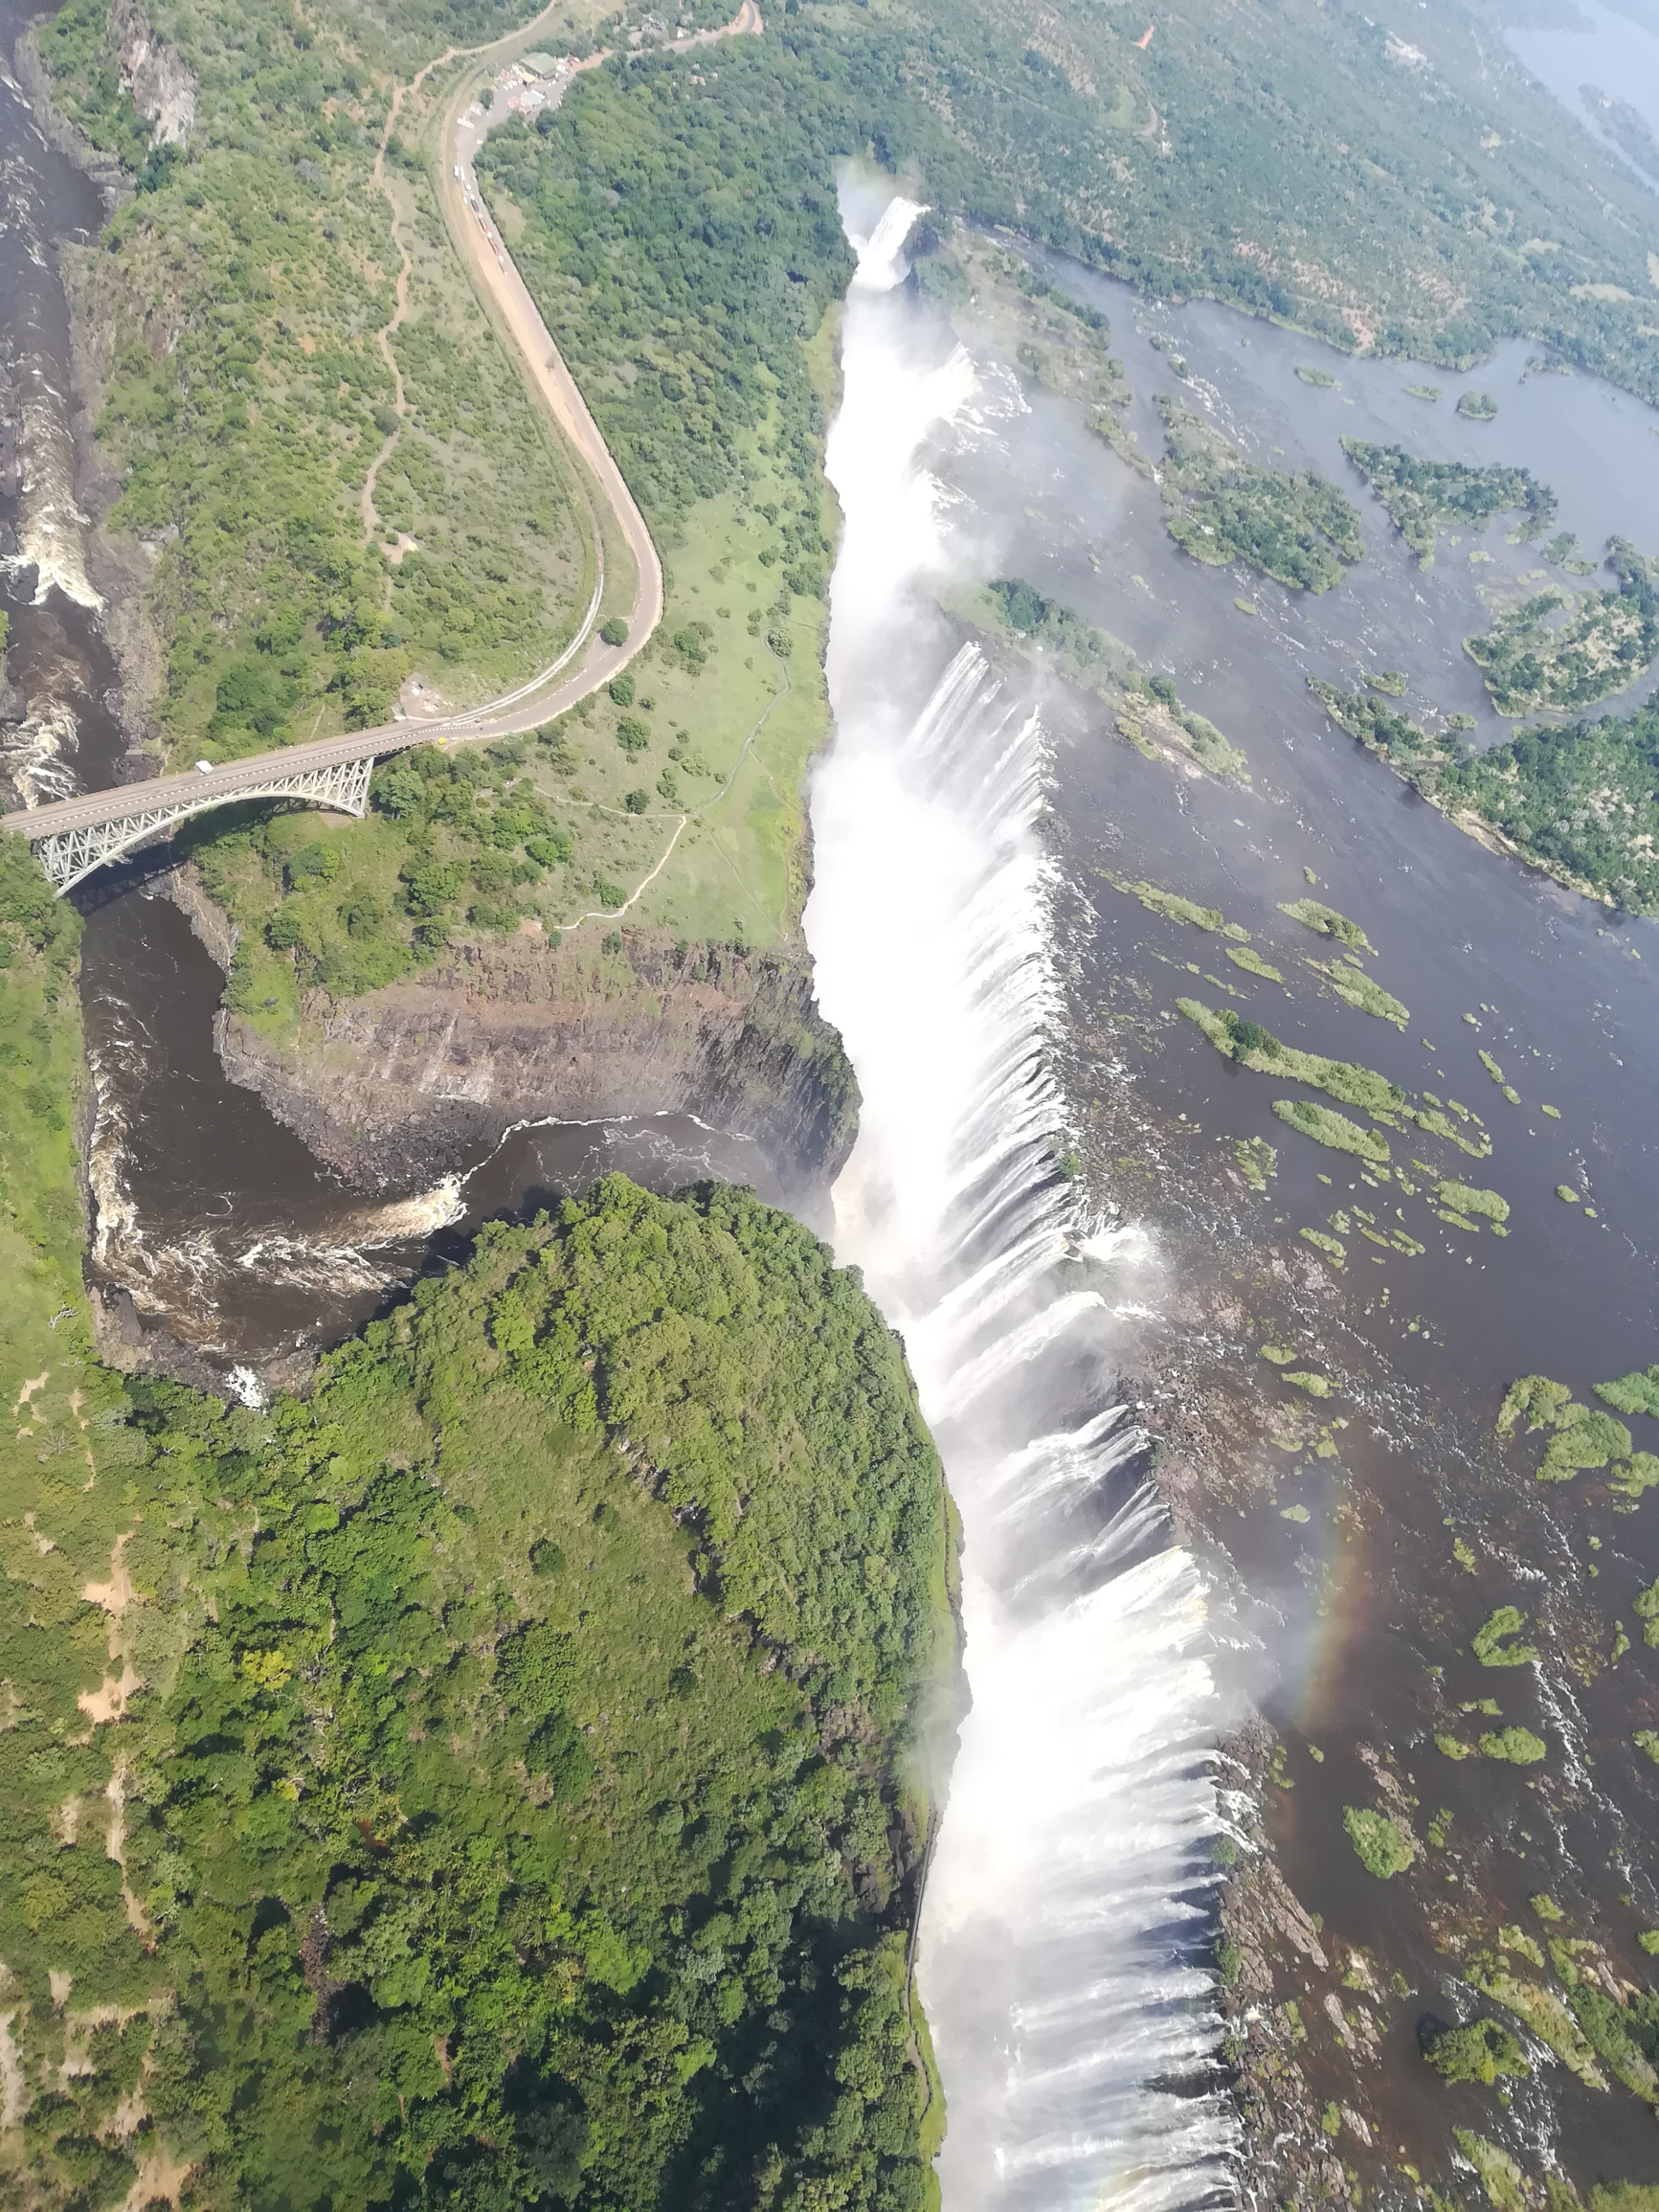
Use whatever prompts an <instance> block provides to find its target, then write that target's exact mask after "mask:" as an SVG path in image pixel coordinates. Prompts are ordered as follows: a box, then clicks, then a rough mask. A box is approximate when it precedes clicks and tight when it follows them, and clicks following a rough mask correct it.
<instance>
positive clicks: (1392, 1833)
mask: <svg viewBox="0 0 1659 2212" xmlns="http://www.w3.org/2000/svg"><path fill="white" fill-rule="evenodd" d="M1342 1825H1343V1827H1344V1828H1346V1829H1347V1831H1348V1840H1349V1842H1350V1843H1352V1844H1353V1846H1354V1849H1355V1853H1356V1856H1357V1858H1358V1861H1359V1863H1360V1865H1361V1866H1363V1867H1364V1869H1365V1871H1366V1873H1367V1874H1375V1875H1376V1877H1377V1879H1378V1880H1379V1882H1389V1881H1392V1880H1393V1878H1394V1876H1395V1875H1396V1874H1403V1873H1404V1872H1405V1869H1406V1868H1407V1867H1408V1866H1409V1865H1410V1864H1411V1862H1412V1861H1413V1860H1414V1859H1415V1858H1416V1857H1417V1845H1416V1843H1415V1842H1414V1841H1413V1840H1412V1839H1411V1837H1410V1836H1408V1835H1407V1833H1406V1832H1405V1830H1404V1829H1403V1828H1402V1827H1401V1825H1400V1822H1399V1821H1398V1820H1394V1819H1391V1818H1390V1817H1389V1816H1388V1815H1387V1814H1386V1813H1376V1812H1373V1811H1372V1809H1371V1808H1370V1806H1368V1805H1344V1806H1343V1808H1342Z"/></svg>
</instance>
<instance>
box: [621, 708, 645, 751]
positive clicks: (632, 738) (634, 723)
mask: <svg viewBox="0 0 1659 2212" xmlns="http://www.w3.org/2000/svg"><path fill="white" fill-rule="evenodd" d="M650 742H651V733H650V731H649V730H648V729H647V728H646V726H645V724H644V723H643V722H641V721H640V719H639V715H638V714H624V715H623V717H622V719H621V720H620V721H619V722H618V723H617V744H618V745H620V747H621V748H622V750H623V752H624V753H643V752H644V750H645V748H646V746H647V745H649V744H650Z"/></svg>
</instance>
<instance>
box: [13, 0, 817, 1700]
mask: <svg viewBox="0 0 1659 2212" xmlns="http://www.w3.org/2000/svg"><path fill="white" fill-rule="evenodd" d="M561 4H562V0H549V6H548V7H547V8H545V9H544V10H543V11H542V12H541V13H540V14H539V15H537V16H535V17H534V18H532V20H531V21H530V22H528V23H527V24H524V25H522V26H521V28H520V29H519V30H517V31H515V32H512V33H510V34H508V35H507V36H506V37H504V38H498V39H495V40H493V41H492V42H491V43H490V44H489V45H487V46H472V47H467V46H451V47H448V48H446V49H445V50H444V52H443V53H442V54H437V55H434V56H433V57H432V59H431V60H430V61H428V62H427V63H426V64H425V65H424V66H423V67H422V68H421V69H419V70H418V71H417V72H416V73H415V76H414V77H412V78H411V79H410V80H409V82H408V83H407V84H404V85H397V86H394V87H393V88H392V105H391V109H390V111H389V113H388V115H387V119H386V126H385V128H384V130H383V131H382V132H381V138H380V145H379V147H378V149H377V150H376V154H375V160H374V168H373V171H372V175H373V181H374V182H375V184H376V185H377V186H378V188H379V190H380V191H381V192H383V193H384V194H385V196H386V199H387V201H388V203H389V205H390V206H391V208H392V237H393V238H394V240H395V242H396V245H397V250H398V255H399V259H400V267H399V271H398V277H397V288H396V303H395V305H394V307H393V310H392V317H391V319H390V321H389V322H388V323H387V324H386V326H385V327H384V328H383V329H382V330H381V331H380V332H379V333H378V336H379V343H380V348H381V351H382V353H383V354H384V356H385V358H386V361H387V363H388V365H389V367H390V368H391V370H392V379H393V388H394V391H395V394H396V409H397V415H398V424H397V428H396V429H394V430H393V431H392V432H391V434H390V435H389V436H388V438H387V440H386V441H385V443H384V444H383V445H382V447H381V449H380V451H379V453H378V454H377V455H376V456H375V459H374V462H373V463H372V464H371V466H370V471H369V474H368V477H367V479H366V480H365V483H364V486H363V493H362V498H361V502H360V511H361V514H362V519H363V530H364V539H363V542H364V544H365V545H368V544H369V543H370V542H371V540H372V538H373V536H374V532H375V530H376V528H377V527H378V519H379V518H378V513H377V510H376V508H375V505H374V486H375V483H376V481H377V479H378V477H379V475H380V471H381V470H382V468H383V467H384V466H385V464H386V462H387V460H388V459H389V457H390V456H391V454H392V450H393V448H394V447H395V445H396V442H397V440H398V438H399V437H400V436H401V434H402V429H403V423H404V420H405V419H406V418H407V415H408V402H407V399H406V396H405V394H404V389H403V378H402V375H401V373H400V372H399V370H398V367H397V360H396V352H395V349H394V348H393V346H392V337H393V335H394V333H395V332H396V330H397V328H398V327H399V325H400V324H401V323H402V322H403V320H404V317H405V315H406V313H407V310H408V304H409V281H410V277H411V274H412V272H413V266H414V264H413V261H412V260H411V257H410V253H409V249H408V247H407V245H406V244H405V242H404V237H403V232H402V227H401V213H400V210H399V208H398V205H397V201H396V198H395V196H394V194H393V192H392V186H391V184H390V183H389V182H388V180H387V176H386V154H387V150H388V148H389V147H390V146H391V143H392V129H393V127H394V126H395V124H396V122H397V119H398V117H399V116H400V115H401V114H402V112H403V109H404V107H405V105H406V103H407V102H408V101H409V100H410V99H411V98H412V97H413V96H414V95H415V93H416V92H417V91H418V90H419V89H420V87H421V86H422V85H423V84H424V83H425V81H426V79H427V78H428V77H430V76H431V74H432V73H433V71H434V70H435V69H441V68H443V67H444V65H445V64H446V63H448V62H450V61H455V60H460V59H462V58H466V59H471V60H475V61H478V60H483V59H486V58H488V57H490V56H501V58H502V59H503V60H508V59H510V58H511V57H512V56H514V55H517V54H520V53H523V52H525V51H526V50H527V49H528V48H529V47H531V46H532V45H533V44H534V42H535V39H536V36H537V34H539V33H540V31H541V30H542V28H543V26H544V25H545V24H547V23H549V21H550V20H551V19H552V18H553V17H554V16H555V15H556V14H557V13H558V11H559V9H560V6H561ZM764 30H765V23H764V20H763V18H762V15H761V11H760V9H759V7H758V6H757V4H756V0H742V4H741V6H740V7H739V9H738V11H737V13H736V14H735V15H734V16H733V17H732V19H731V21H730V22H729V23H728V24H725V25H724V26H722V27H721V28H720V29H719V30H715V31H699V32H693V33H692V34H690V35H688V36H687V37H685V38H680V39H675V40H672V41H671V42H670V44H669V46H668V47H667V48H666V49H663V51H672V52H677V53H680V52H684V51H685V50H687V49H688V48H692V47H699V46H706V45H710V44H712V43H714V42H715V41H717V40H719V39H723V38H729V37H758V36H759V35H760V34H762V32H763V31H764ZM607 58H609V56H608V55H606V54H597V55H594V56H590V57H589V59H588V60H587V61H585V62H582V63H578V64H577V65H576V66H577V68H582V69H585V68H594V67H596V66H597V65H598V63H599V62H601V61H603V60H606V59H607ZM572 74H574V72H572ZM478 82H479V80H478V78H477V76H476V75H473V76H463V78H462V79H461V81H460V84H459V85H458V86H457V88H456V90H455V91H454V93H453V94H452V95H451V96H450V100H449V103H448V105H447V107H445V109H444V110H443V112H442V115H441V117H440V120H439V126H438V147H439V158H438V164H437V198H438V208H439V212H440V213H441V214H442V216H443V221H444V227H445V229H446V230H447V231H448V233H449V237H450V242H451V244H452V245H453V246H454V247H455V249H456V251H457V253H458V254H459V256H460V260H461V264H462V266H463V267H464V268H465V269H466V271H467V273H468V275H469V277H470V279H471V281H472V283H473V285H474V288H475V290H476V291H477V293H478V295H479V298H480V300H481V302H482V305H483V306H484V309H485V312H486V314H487V315H488V316H489V318H490V321H491V323H492V324H493V326H494V327H495V329H496V332H497V334H498V336H500V337H501V338H502V339H503V340H504V343H506V344H507V345H508V346H509V347H510V349H511V350H512V351H513V352H514V353H515V354H516V355H517V357H518V361H519V365H520V369H521V372H522V373H523V375H524V377H525V381H526V383H527V385H528V387H529V389H530V393H531V395H532V397H533V398H534V399H535V400H536V401H537V402H538V403H539V404H540V405H541V406H542V407H543V408H544V410H545V411H546V413H547V415H548V416H549V418H550V419H551V421H552V423H553V425H554V426H555V428H556V430H557V431H558V433H559V435H560V437H561V439H562V440H563V442H564V444H565V447H566V449H567V451H568V453H569V454H570V456H571V457H572V459H573V461H574V462H575V464H576V466H575V471H574V473H575V477H576V487H575V488H576V490H577V493H578V496H579V497H580V498H581V499H583V501H584V502H585V503H586V504H587V507H588V510H589V514H590V518H591V519H592V521H593V524H594V554H595V568H596V580H595V583H594V594H593V598H592V599H591V601H590V603H589V606H588V609H587V612H586V615H585V616H584V618H583V621H582V623H581V625H580V627H579V628H578V630H577V632H576V635H575V637H574V638H573V639H572V642H571V643H570V644H569V645H567V646H566V648H565V650H564V651H563V652H562V653H561V654H560V655H559V657H558V658H557V660H555V661H554V662H553V663H552V664H551V665H550V666H549V667H546V668H543V669H541V670H540V671H539V672H538V673H537V674H536V675H534V676H532V677H530V678H529V679H528V680H527V682H525V683H522V684H519V685H517V686H515V687H514V688H513V689H511V690H510V691H507V692H504V694H502V695H501V696H500V697H498V698H495V699H490V700H485V701H484V702H482V704H481V705H479V706H477V707H473V708H467V709H463V710H461V711H459V712H457V713H455V714H451V715H446V716H443V717H441V718H439V719H437V720H435V721H433V722H431V723H414V722H396V723H392V724H391V725H389V726H388V727H386V728H385V729H382V730H371V731H358V732H352V733H348V734H346V735H345V736H341V737H331V738H321V739H314V740H312V741H310V742H308V743H306V744H303V745H289V746H283V747H281V748H280V749H279V750H277V751H275V752H272V753H266V754H258V755H254V756H249V757H247V758H245V759H242V760H236V761H229V762H226V763H223V764H222V765H221V766H220V767H218V768H216V769H214V770H213V771H212V772H211V774H209V775H192V774H190V773H188V772H187V773H185V774H182V775H175V776H171V777H160V778H157V779H154V780H153V781H152V782H150V783H148V784H147V785H146V790H145V798H146V805H148V806H153V807H157V808H161V807H166V806H168V805H172V804H176V803H177V801H179V800H181V799H185V798H188V799H189V800H190V801H191V802H192V803H191V809H190V810H191V813H199V812H202V811H205V810H206V808H207V807H209V806H212V805H213V804H216V803H219V802H220V801H222V800H225V799H230V798H233V797H236V796H239V795H240V793H241V792H242V791H243V790H244V789H247V788H249V787H252V786H258V783H259V782H260V780H261V779H265V778H269V777H274V776H276V777H286V776H291V775H293V774H294V773H296V772H298V771H301V770H304V769H309V768H311V767H313V766H316V767H322V766H325V765H328V764H331V763H337V762H339V761H343V760H347V759H361V758H365V757H370V756H378V755H380V754H386V753H394V752H398V751H401V750H402V749H403V748H404V747H406V746H411V745H422V744H429V743H432V742H434V741H437V742H438V743H443V744H454V743H475V744H476V743H480V742H482V741H486V740H488V739H491V738H500V737H507V736H514V735H517V734H519V733H521V732H523V731H526V730H533V729H535V728H536V727H537V726H538V725H539V724H541V723H543V722H547V721H550V720H551V719H552V718H553V717H554V716H556V715H558V714H561V713H564V712H565V711H567V710H568V709H569V708H571V707H573V706H575V705H577V704H578V703H579V702H580V701H581V700H583V699H585V698H587V697H589V696H590V695H591V694H592V693H593V692H594V691H596V690H598V689H599V688H600V687H601V686H602V685H605V684H607V683H609V682H610V680H611V678H612V677H613V676H615V675H617V674H618V673H619V672H620V671H621V670H622V669H623V668H625V667H626V666H627V665H628V663H629V662H630V661H631V660H633V658H634V656H635V655H636V654H637V653H638V652H639V651H640V650H641V649H642V647H643V646H645V645H646V644H647V643H649V642H650V639H651V637H652V636H653V634H654V633H655V631H656V628H657V625H658V623H659V622H660V621H661V619H662V603H663V596H662V564H661V559H660V558H659V556H658V553H657V548H656V545H655V544H654V542H653V540H652V537H651V532H650V530H649V528H648V526H647V524H646V521H645V518H644V516H643V514H641V512H640V511H639V505H638V503H637V501H636V500H635V498H634V495H633V493H632V492H631V491H630V490H629V488H628V485H627V483H626V481H625V479H624V478H623V475H622V472H621V470H620V469H619V468H618V467H617V463H616V460H615V458H614V457H613V455H612V452H611V449H610V447H609V446H608V445H607V444H606V443H605V440H604V438H603V436H602V435H601V433H600V430H599V426H598V424H597V423H596V422H595V421H594V418H593V415H592V413H591V412H590V410H589V408H588V403H587V401H586V400H585V399H584V398H583V397H582V395H581V392H580V391H579V389H578V388H577V385H576V381H575V378H574V377H573V376H572V374H571V372H570V370H569V369H568V368H567V367H566V365H565V360H564V356H563V355H562V354H561V353H560V351H559V349H558V347H557V345H556V344H555V343H554V340H553V337H552V333H551V332H550V331H549V328H548V327H547V324H546V323H545V322H544V321H543V319H542V314H541V310H540V309H539V308H538V307H537V305H536V304H535V302H534V301H533V300H532V299H531V297H530V294H529V291H528V288H527V285H526V284H525V282H524V279H523V278H522V277H521V276H520V275H519V272H518V268H517V266H516V264H515V263H514V261H513V259H512V256H511V255H510V254H509V253H508V252H507V250H506V247H505V245H504V242H503V241H502V240H501V239H500V238H499V237H497V236H496V234H495V230H494V226H493V225H490V224H488V223H487V218H484V217H483V215H482V206H481V207H480V209H479V212H478V213H477V214H475V212H474V206H473V203H472V202H471V201H470V200H469V198H468V192H467V187H468V185H470V183H471V179H472V159H473V156H474V154H475V153H476V151H477V149H478V147H479V146H480V145H481V144H482V141H483V139H484V137H485V136H486V135H487V124H485V122H484V113H483V110H482V108H476V107H475V103H474V102H473V94H474V92H475V91H476V89H477V88H478ZM475 189H476V188H475ZM600 510H602V511H603V512H604V513H605V514H606V515H608V517H609V519H610V525H611V537H612V549H611V550H612V551H613V552H615V553H622V554H625V556H626V558H627V559H628V561H629V562H630V563H631V565H632V567H633V571H634V578H635V588H634V596H633V600H632V603H631V605H630V606H629V609H628V613H627V616H626V625H627V635H626V638H625V640H624V642H623V643H620V644H617V645H608V644H607V645H600V644H598V643H597V642H596V641H595V640H594V638H593V636H592V632H593V629H594V622H595V621H596V620H597V617H598V613H599V608H600V603H601V600H602V598H603V596H604V592H605V585H606V553H607V549H606V542H605V539H606V532H605V530H604V529H603V527H602V525H601V523H600V520H599V512H600ZM584 648H586V650H585V651H584ZM578 654H582V656H583V657H582V659H581V661H580V664H579V666H578V667H577V669H576V671H575V672H574V673H573V674H572V675H570V676H568V677H566V678H565V680H564V681H563V682H562V683H557V682H556V679H557V678H559V677H560V676H561V675H563V673H564V670H565V669H566V668H567V667H568V666H570V664H571V662H572V661H573V660H575V659H576V656H577V655H578ZM775 703H776V702H775V699H774V700H773V705H775ZM770 711H771V708H770V707H769V708H768V709H767V712H770ZM764 719H765V715H763V716H762V720H763V721H764ZM756 727H757V728H758V725H757V726H756ZM754 734H755V733H754V732H753V731H751V733H750V740H749V743H747V744H746V745H745V747H744V754H743V756H740V757H739V762H738V765H739V766H741V765H742V759H743V757H744V756H747V754H748V752H749V745H750V744H751V743H752V741H753V737H754ZM735 773H736V771H735V770H733V775H735ZM717 796H718V797H724V796H725V792H724V790H723V791H722V792H721V793H720V794H718V795H717ZM713 803H715V801H709V804H713ZM699 811H700V812H706V811H707V808H706V807H705V808H702V809H700V810H699ZM130 812H131V794H130V791H129V790H128V789H127V788H126V787H124V786H123V787H122V788H121V789H119V790H110V791H101V792H82V793H80V794H78V796H77V797H76V798H75V799H72V800H62V801H56V802H55V803H53V804H52V805H49V806H46V807H42V808H39V809H36V810H34V812H31V813H28V814H23V813H18V814H13V815H8V816H6V817H5V818H4V820H3V821H0V827H5V828H8V829H20V830H23V831H25V832H26V833H27V834H28V835H29V836H30V837H31V838H32V839H37V838H40V837H43V836H46V835H49V834H55V833H59V832H62V831H67V830H71V829H78V828H82V827H85V826H87V825H89V824H96V823H98V822H101V821H103V820H105V819H107V818H111V817H112V816H115V815H124V814H127V813H130ZM684 826H685V821H684V818H683V819H682V820H681V821H680V823H679V824H678V826H677V827H676V829H675V831H674V833H673V835H672V837H671V838H670V839H669V841H668V846H667V848H666V850H665V851H664V852H663V853H662V855H661V859H659V861H658V862H657V864H656V866H655V867H654V868H653V869H651V870H650V872H649V873H648V874H647V875H646V876H645V877H644V879H643V880H642V881H641V882H640V883H639V885H638V886H637V888H636V889H635V891H634V892H633V893H632V894H631V895H630V897H629V898H628V900H627V902H626V905H625V906H624V907H623V908H621V909H619V910H614V911H617V912H622V913H626V911H627V908H628V907H631V906H632V905H633V904H634V902H635V900H636V899H638V898H639V895H640V893H641V892H644V891H645V890H646V889H647V888H648V887H649V886H650V884H651V883H652V882H654V881H655V879H656V877H657V876H658V875H659V874H660V873H661V870H662V869H663V867H664V866H665V865H666V863H667V861H668V858H669V855H670V854H671V853H672V851H673V849H674V846H675V845H676V844H677V843H678V841H679V837H680V833H681V830H682V829H684ZM580 918H581V919H583V920H588V919H598V918H600V916H599V915H597V914H594V915H586V914H585V915H583V916H582V917H580ZM570 926H573V925H570ZM114 1686H115V1687H116V1688H117V1689H118V1690H119V1684H118V1685H114Z"/></svg>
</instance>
